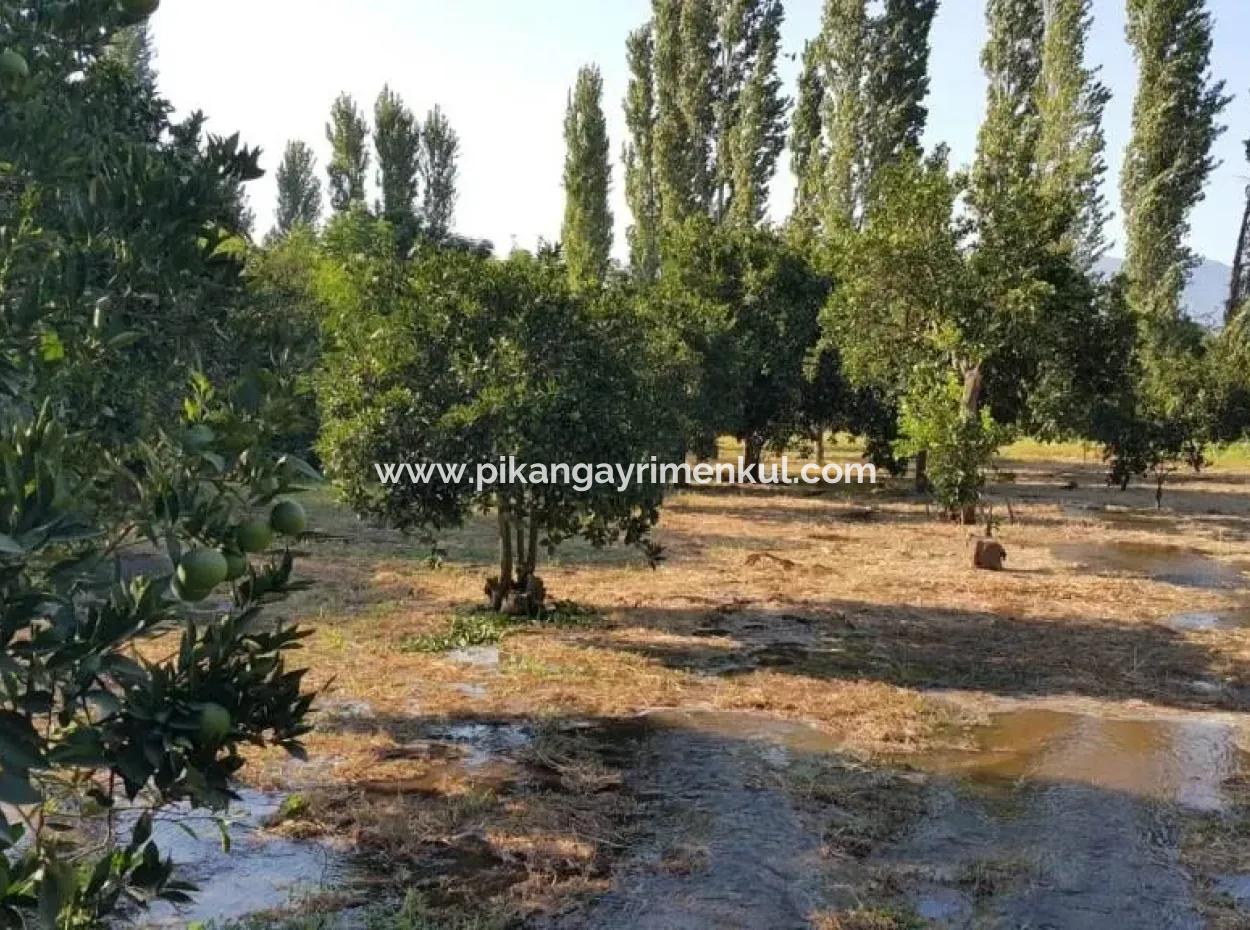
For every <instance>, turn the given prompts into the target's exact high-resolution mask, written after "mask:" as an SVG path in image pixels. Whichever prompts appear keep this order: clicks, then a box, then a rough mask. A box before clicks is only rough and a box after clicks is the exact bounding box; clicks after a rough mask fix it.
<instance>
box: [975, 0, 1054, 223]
mask: <svg viewBox="0 0 1250 930" xmlns="http://www.w3.org/2000/svg"><path fill="white" fill-rule="evenodd" d="M986 24H987V27H988V31H989V36H988V38H987V40H986V43H985V47H984V49H983V50H982V52H981V65H982V67H983V68H984V69H985V75H986V78H987V79H988V89H987V91H986V108H985V120H984V122H983V123H982V124H981V129H980V133H979V134H978V136H977V156H976V160H975V162H974V163H973V168H972V185H971V191H970V196H971V200H972V203H973V206H974V207H975V208H976V212H977V216H978V220H979V227H980V231H981V234H982V239H983V240H984V239H985V238H986V237H987V236H989V237H993V236H997V235H1000V234H1001V235H1002V236H1004V237H1010V231H1009V230H1008V229H1007V227H1009V226H1010V225H1011V224H1013V223H1014V222H1015V221H1016V220H1019V219H1021V218H1022V217H1021V207H1022V204H1021V201H1022V200H1023V199H1024V198H1025V197H1027V196H1028V195H1029V193H1030V192H1031V191H1032V190H1033V189H1034V188H1035V185H1036V181H1037V170H1038V169H1037V156H1038V139H1039V137H1040V131H1041V118H1040V115H1039V112H1038V95H1037V87H1038V80H1039V78H1040V76H1041V73H1042V41H1043V38H1044V35H1045V17H1044V15H1043V11H1042V0H989V2H988V3H987V5H986Z"/></svg>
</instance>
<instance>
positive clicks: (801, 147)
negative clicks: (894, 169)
mask: <svg viewBox="0 0 1250 930" xmlns="http://www.w3.org/2000/svg"><path fill="white" fill-rule="evenodd" d="M821 58H822V49H821V45H820V39H819V38H817V39H810V40H808V41H807V43H805V44H804V46H803V59H802V67H801V70H800V71H799V86H798V91H799V92H798V99H797V100H796V101H795V105H794V115H793V116H792V117H791V120H790V170H791V171H792V172H793V174H794V210H793V213H792V214H791V221H792V223H794V224H795V225H796V226H797V227H798V228H799V229H800V230H801V231H802V232H803V233H804V234H810V233H811V232H812V231H814V230H815V228H816V226H817V223H818V222H819V217H820V211H821V191H822V188H823V181H824V179H823V177H822V169H823V166H824V163H825V145H824V130H823V126H824V123H823V120H822V117H821V108H822V106H823V105H824V100H825V81H824V74H823V72H822V71H821Z"/></svg>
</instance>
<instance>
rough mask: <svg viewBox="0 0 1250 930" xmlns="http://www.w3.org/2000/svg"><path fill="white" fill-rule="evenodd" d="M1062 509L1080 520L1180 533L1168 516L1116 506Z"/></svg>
mask: <svg viewBox="0 0 1250 930" xmlns="http://www.w3.org/2000/svg"><path fill="white" fill-rule="evenodd" d="M1060 509H1061V510H1062V512H1063V513H1064V514H1066V515H1067V516H1069V517H1074V518H1076V519H1078V520H1097V521H1098V522H1100V523H1111V524H1114V525H1117V526H1123V527H1128V528H1131V529H1140V530H1149V531H1151V532H1160V533H1169V534H1171V533H1179V532H1180V527H1179V526H1178V525H1177V523H1176V518H1175V517H1173V516H1170V515H1168V514H1161V513H1155V512H1148V511H1141V510H1129V509H1127V508H1124V507H1115V506H1107V507H1104V506H1101V505H1099V504H1065V505H1064V506H1063V507H1062V508H1060Z"/></svg>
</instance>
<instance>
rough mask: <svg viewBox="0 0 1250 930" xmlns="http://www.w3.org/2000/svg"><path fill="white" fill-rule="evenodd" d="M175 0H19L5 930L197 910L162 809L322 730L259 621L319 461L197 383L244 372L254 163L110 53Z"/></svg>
mask: <svg viewBox="0 0 1250 930" xmlns="http://www.w3.org/2000/svg"><path fill="white" fill-rule="evenodd" d="M155 6H156V2H155V0H122V2H120V3H116V2H112V0H81V2H75V3H60V2H49V0H31V2H19V3H10V4H4V5H3V6H2V7H0V802H2V803H3V809H2V813H0V923H3V924H4V925H18V924H21V925H30V924H32V923H35V922H36V921H37V922H39V923H41V924H42V925H44V926H49V927H67V928H68V927H87V926H94V925H96V924H98V923H100V922H101V921H103V920H104V919H105V918H106V916H107V915H109V914H110V913H112V912H114V911H115V910H117V909H118V908H119V907H124V906H126V905H127V904H128V903H130V904H134V903H143V902H145V901H148V900H150V899H152V898H154V897H162V896H163V897H166V898H172V899H175V900H177V899H180V898H183V897H185V896H186V895H187V894H188V893H189V892H190V890H191V889H190V887H189V886H188V885H186V884H185V883H181V882H179V881H178V880H177V878H176V876H175V874H174V871H173V867H172V865H171V863H170V862H169V861H168V859H166V858H163V857H162V855H161V853H160V851H159V850H158V849H157V848H156V847H155V845H154V844H153V842H152V839H151V813H150V812H151V811H152V810H153V809H155V808H157V807H159V806H161V805H163V804H166V803H168V802H171V801H185V802H187V803H189V804H190V805H192V806H197V807H209V808H220V807H222V806H223V805H224V804H226V803H227V802H228V801H229V799H230V798H231V783H232V777H233V776H234V775H235V774H236V773H237V771H238V769H239V767H240V766H241V765H242V757H241V755H240V751H239V750H240V747H241V746H244V745H247V744H254V745H259V746H264V745H270V744H277V745H279V746H282V747H284V748H286V749H287V750H289V751H291V752H293V753H297V754H298V753H301V752H302V749H301V746H300V738H301V737H302V736H303V734H304V733H306V732H307V724H306V722H305V717H306V715H307V711H308V707H309V704H310V702H311V700H312V697H311V695H309V694H308V693H306V692H305V690H304V688H303V687H302V672H301V671H300V670H291V669H289V668H288V667H287V664H286V656H287V653H288V652H289V651H290V650H291V649H294V648H296V647H297V645H298V642H299V640H300V638H301V637H302V636H303V634H302V633H301V632H300V631H299V630H298V629H295V628H291V627H289V626H286V625H283V624H282V623H280V622H268V621H266V620H265V619H264V618H263V616H262V608H263V605H264V604H265V602H266V601H268V600H271V599H273V598H278V597H281V596H282V595H283V594H284V593H286V592H287V591H289V590H291V589H292V588H293V587H294V585H295V583H294V582H293V580H292V570H293V559H292V555H291V552H290V550H289V546H287V547H281V546H280V547H276V548H275V547H274V545H273V538H274V535H273V534H274V531H275V530H276V531H280V532H282V533H285V534H286V536H285V537H284V538H285V539H286V540H287V541H289V540H290V539H292V538H293V537H294V536H296V535H298V534H299V533H301V532H302V531H303V529H304V526H303V523H304V520H303V516H302V513H301V512H300V511H299V509H298V506H297V505H295V504H294V502H292V501H290V500H287V499H280V498H285V497H286V495H287V494H288V493H290V492H292V491H295V490H298V487H299V483H300V482H301V481H302V480H303V479H304V478H307V477H311V472H310V470H309V469H308V467H307V466H306V465H304V464H303V463H301V462H299V461H298V460H296V459H293V458H291V457H288V456H283V455H280V454H277V453H275V452H272V451H270V450H271V449H272V448H273V447H274V443H273V437H274V435H275V428H274V426H272V425H271V424H269V423H268V422H266V418H265V416H264V410H265V409H266V407H265V406H264V405H262V404H245V403H242V402H241V401H240V399H239V397H238V396H237V392H233V391H228V390H223V391H221V392H218V391H217V390H216V389H215V388H214V386H213V383H214V379H211V378H209V377H207V376H205V375H202V374H201V375H196V376H195V377H194V378H191V377H190V376H191V373H192V372H193V371H194V370H195V369H196V368H197V367H198V363H199V362H200V360H202V359H207V360H209V361H210V362H211V363H213V365H215V366H216V370H215V371H214V368H213V367H210V369H209V370H210V372H213V373H214V374H218V375H222V376H224V375H226V374H228V373H229V371H228V368H226V367H224V366H221V365H220V364H219V362H218V360H219V359H221V358H222V357H223V356H224V353H222V352H221V351H220V349H221V347H222V345H223V340H224V339H225V338H226V335H225V333H224V332H223V329H222V325H221V324H222V321H224V320H227V319H228V313H227V310H228V305H229V302H230V301H231V300H233V299H235V298H236V297H237V295H239V294H240V293H242V288H241V286H240V284H239V275H240V271H241V269H242V254H243V252H244V251H245V248H246V242H245V240H244V238H243V237H242V236H241V233H242V232H243V228H242V219H243V218H242V215H241V211H240V209H239V204H240V194H239V190H240V185H241V184H242V183H243V182H244V181H246V180H248V179H249V178H251V177H254V176H256V174H257V171H258V169H257V168H256V153H255V152H252V151H249V150H247V149H244V148H241V147H240V146H239V144H238V141H237V139H216V138H211V137H210V138H208V139H203V138H201V132H200V129H201V125H202V118H200V117H198V116H197V117H193V118H192V119H191V120H189V121H187V122H186V123H182V124H173V123H171V122H170V120H169V108H168V105H167V104H165V103H164V102H163V101H160V100H159V99H158V98H156V97H155V96H154V93H153V91H152V90H151V89H150V88H149V87H148V86H146V84H145V82H144V81H142V80H140V79H139V77H140V76H139V75H137V74H134V73H131V71H130V70H129V69H128V68H127V67H126V66H125V63H124V62H123V61H120V60H118V58H117V57H116V56H114V55H112V54H111V53H110V49H111V48H113V47H114V42H115V39H116V37H117V36H118V34H119V31H120V30H122V29H124V28H127V27H131V26H134V25H136V24H137V23H140V22H141V21H142V18H143V16H145V15H147V14H148V13H150V12H151V10H152V9H154V8H155ZM189 379H190V380H189ZM217 380H220V378H218V379H217ZM188 383H190V385H191V387H190V391H189V394H187V392H186V389H185V385H186V384H188ZM184 394H186V396H185V399H184V400H182V403H181V404H179V403H178V400H179V399H180V398H183V396H184ZM141 545H142V546H145V547H147V549H148V550H149V552H148V553H147V554H146V555H145V556H144V558H145V559H146V562H140V561H138V559H137V554H136V553H135V551H134V550H135V548H136V547H137V546H141ZM153 549H154V550H156V551H155V552H152V551H151V550H153ZM158 554H159V555H163V556H164V558H153V557H152V556H153V555H158ZM144 565H147V566H148V567H147V568H146V569H145V568H144ZM210 598H212V600H209V599H210ZM197 605H198V606H197ZM123 808H125V809H128V810H129V811H131V812H132V813H130V814H127V815H125V816H124V815H123V810H122V809H123ZM136 808H138V809H139V813H133V811H134V810H135V809H136Z"/></svg>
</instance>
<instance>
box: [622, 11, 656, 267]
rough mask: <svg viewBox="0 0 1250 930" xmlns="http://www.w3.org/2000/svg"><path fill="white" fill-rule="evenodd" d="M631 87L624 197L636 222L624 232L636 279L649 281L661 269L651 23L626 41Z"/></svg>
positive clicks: (627, 103)
mask: <svg viewBox="0 0 1250 930" xmlns="http://www.w3.org/2000/svg"><path fill="white" fill-rule="evenodd" d="M625 49H626V57H627V60H628V65H629V75H630V77H629V89H628V90H627V91H626V96H625V126H626V129H627V130H628V132H629V141H628V142H626V143H625V148H624V151H623V152H622V155H621V160H622V161H623V162H624V164H625V200H626V202H627V203H628V204H629V212H630V214H631V216H632V217H633V220H634V221H633V223H632V224H631V225H630V227H629V229H628V230H627V231H626V236H627V237H628V239H629V265H630V268H631V269H632V270H633V273H634V275H635V276H636V277H637V278H638V280H640V281H643V282H647V283H650V282H652V281H654V280H655V278H656V276H657V275H658V274H659V270H660V194H659V189H658V186H657V182H656V173H655V172H656V164H655V131H656V125H655V123H656V113H655V40H654V37H653V35H652V31H651V27H650V26H649V25H647V26H643V27H641V28H639V29H635V30H634V31H633V32H631V33H630V34H629V37H628V39H626V42H625Z"/></svg>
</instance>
